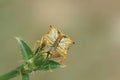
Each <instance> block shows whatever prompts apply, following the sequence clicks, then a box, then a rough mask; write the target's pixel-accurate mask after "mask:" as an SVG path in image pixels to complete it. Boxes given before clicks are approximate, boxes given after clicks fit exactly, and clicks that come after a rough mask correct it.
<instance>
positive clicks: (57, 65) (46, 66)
mask: <svg viewBox="0 0 120 80" xmlns="http://www.w3.org/2000/svg"><path fill="white" fill-rule="evenodd" d="M64 67H65V65H63V64H60V63H58V62H55V61H53V60H47V61H46V62H45V63H44V64H43V65H41V67H40V69H41V70H52V69H57V68H64Z"/></svg>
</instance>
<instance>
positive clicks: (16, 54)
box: [0, 0, 120, 80]
mask: <svg viewBox="0 0 120 80" xmlns="http://www.w3.org/2000/svg"><path fill="white" fill-rule="evenodd" d="M49 25H54V26H55V27H56V28H58V29H61V30H62V31H63V32H65V33H66V34H67V35H69V36H70V37H71V39H73V40H74V41H75V42H76V44H75V45H73V46H72V47H71V49H70V50H69V51H68V56H67V60H66V61H65V62H64V64H65V65H67V67H66V68H64V69H56V70H54V71H53V72H49V71H48V72H44V71H38V72H35V73H31V74H30V75H31V80H120V1H119V0H0V51H1V52H0V75H2V74H4V73H6V72H8V71H10V70H13V69H15V68H16V67H17V66H19V65H21V64H22V63H23V61H22V58H21V56H20V50H19V46H18V43H17V41H16V40H15V38H14V37H15V36H18V37H22V38H23V39H24V40H25V41H26V42H27V43H28V44H29V45H30V46H31V48H32V47H33V45H34V43H35V41H36V40H39V39H40V38H41V36H42V35H43V34H45V33H46V32H47V31H48V29H49ZM20 78H21V77H20V76H19V77H16V78H13V79H11V80H20Z"/></svg>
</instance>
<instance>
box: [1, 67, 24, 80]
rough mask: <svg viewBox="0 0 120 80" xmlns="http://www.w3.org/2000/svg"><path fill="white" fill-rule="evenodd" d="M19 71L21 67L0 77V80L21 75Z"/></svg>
mask: <svg viewBox="0 0 120 80" xmlns="http://www.w3.org/2000/svg"><path fill="white" fill-rule="evenodd" d="M21 69H23V66H20V67H18V68H16V69H15V70H12V71H10V72H8V73H6V74H4V75H2V76H0V80H8V79H10V78H13V77H16V76H18V75H19V74H20V73H21Z"/></svg>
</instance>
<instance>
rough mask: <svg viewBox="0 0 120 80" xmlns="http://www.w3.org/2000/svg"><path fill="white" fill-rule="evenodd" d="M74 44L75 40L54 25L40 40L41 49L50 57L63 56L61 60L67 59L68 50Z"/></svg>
mask: <svg viewBox="0 0 120 80" xmlns="http://www.w3.org/2000/svg"><path fill="white" fill-rule="evenodd" d="M43 43H44V45H43ZM72 44H74V41H72V40H71V39H70V38H69V37H68V36H67V35H65V34H64V33H62V32H61V31H60V30H58V29H56V28H54V27H53V26H50V29H49V31H48V33H47V34H45V35H44V36H43V37H42V38H41V40H40V41H39V45H40V48H41V51H42V52H45V53H47V56H48V57H49V58H57V57H62V58H61V59H60V62H63V61H64V60H65V59H66V54H67V50H68V49H69V48H70V46H71V45H72Z"/></svg>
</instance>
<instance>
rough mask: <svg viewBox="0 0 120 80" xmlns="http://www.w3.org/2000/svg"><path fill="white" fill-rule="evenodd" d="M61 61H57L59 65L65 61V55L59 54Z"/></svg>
mask: <svg viewBox="0 0 120 80" xmlns="http://www.w3.org/2000/svg"><path fill="white" fill-rule="evenodd" d="M60 55H61V59H60V60H59V61H58V62H60V63H62V62H64V61H65V60H66V54H65V53H61V54H60Z"/></svg>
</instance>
